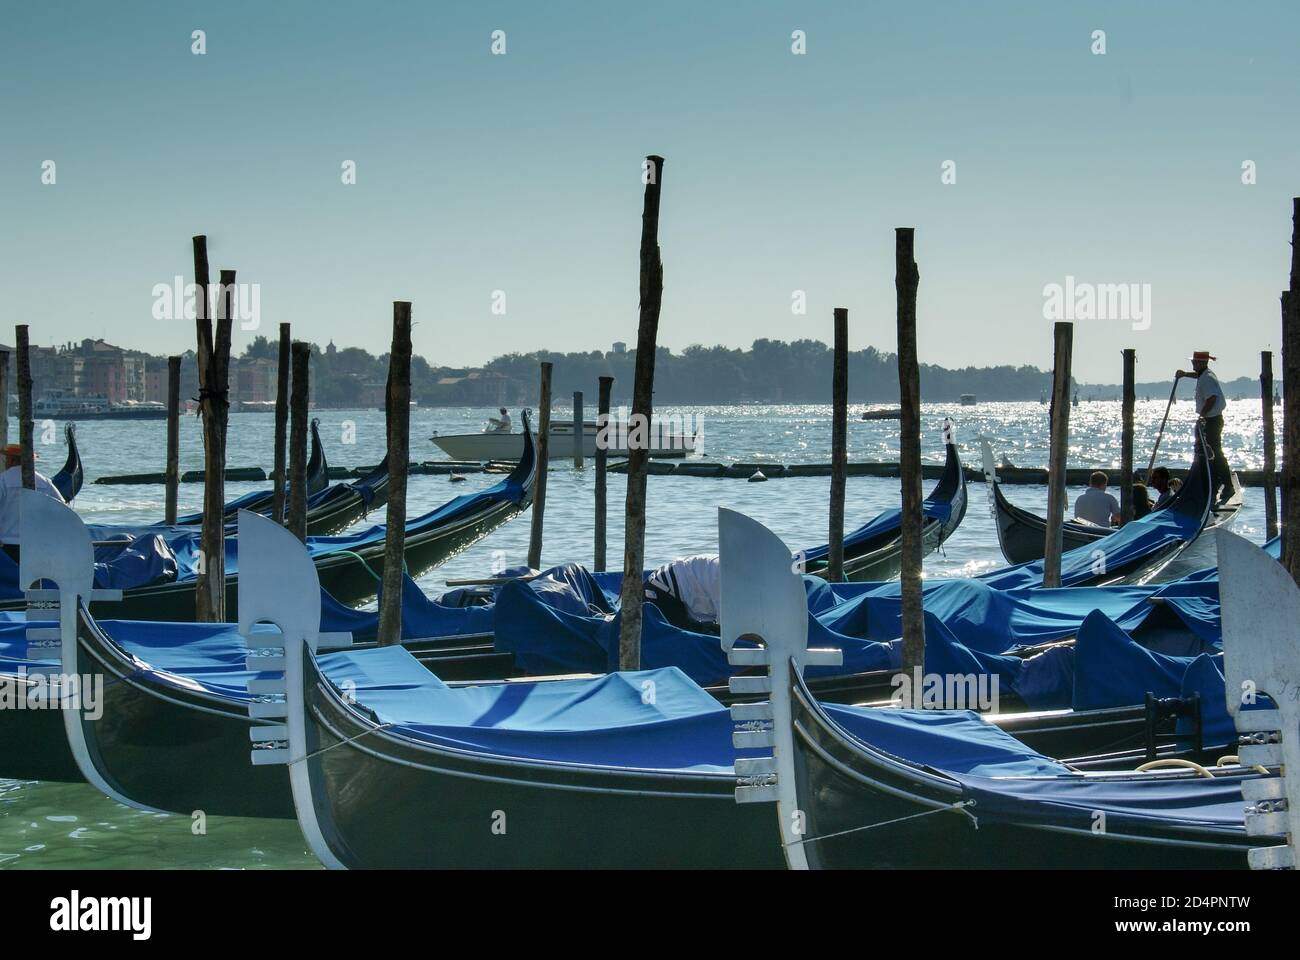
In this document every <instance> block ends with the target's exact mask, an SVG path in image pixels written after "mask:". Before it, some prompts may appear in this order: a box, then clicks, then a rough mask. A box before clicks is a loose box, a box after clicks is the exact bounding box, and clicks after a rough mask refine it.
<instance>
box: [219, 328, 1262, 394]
mask: <svg viewBox="0 0 1300 960" xmlns="http://www.w3.org/2000/svg"><path fill="white" fill-rule="evenodd" d="M278 349H279V347H278V344H277V343H275V342H272V341H270V340H268V339H267V338H266V337H260V336H259V337H257V338H256V339H255V340H253V341H252V342H251V343H249V344H248V346H247V347H246V348H245V351H244V354H245V356H252V357H267V358H270V359H274V358H275V357H276V356H277V351H278ZM832 353H833V351H832V350H831V348H830V347H829V346H828V345H827V344H825V343H823V342H822V341H820V340H812V339H801V340H793V341H788V342H787V341H781V340H770V339H767V338H762V339H758V340H755V341H754V342H753V344H752V345H751V347H750V348H749V349H748V350H745V349H741V348H731V347H724V346H720V345H718V346H712V347H706V346H702V345H699V344H695V345H692V346H689V347H687V348H686V349H684V350H682V351H681V352H680V353H674V352H673V351H672V350H670V349H669V348H667V347H659V348H658V349H657V350H656V353H655V399H656V400H657V401H658V402H660V403H698V404H716V403H737V402H746V401H755V402H769V403H826V402H829V400H830V395H829V389H830V383H831V372H832V370H831V367H832ZM542 361H550V362H551V363H552V364H554V370H553V374H552V377H553V379H552V396H554V397H555V399H556V402H557V403H560V404H563V403H564V402H565V401H566V400H567V399H568V398H569V397H571V396H572V394H573V392H574V391H577V390H581V391H582V392H583V394H584V396H585V397H586V398H587V399H586V403H587V405H588V406H589V407H590V408H591V409H592V411H593V412H594V410H595V406H596V391H597V383H598V378H599V377H602V376H612V377H614V389H613V396H614V404H615V406H617V405H618V403H619V402H620V398H622V400H623V402H626V398H628V397H630V396H631V393H632V379H633V375H634V370H635V365H636V351H635V349H628V350H625V351H622V352H613V351H601V350H591V351H585V352H571V353H557V352H553V351H547V350H539V351H533V352H530V353H507V354H503V355H502V356H498V357H495V358H493V359H492V360H489V361H488V362H487V363H486V364H484V365H483V366H482V367H478V368H469V367H438V366H434V365H433V364H431V363H429V361H428V360H427V359H425V358H423V357H420V356H412V358H411V396H412V399H414V400H416V401H418V402H419V403H420V404H421V405H424V406H436V405H460V404H464V405H480V404H491V403H497V402H500V403H504V404H509V405H515V404H524V405H529V404H533V403H535V402H536V398H537V389H538V364H539V363H540V362H542ZM896 362H897V361H896V357H895V355H894V354H893V353H887V352H883V351H880V350H877V349H876V348H875V347H866V348H864V349H862V350H851V351H850V352H849V371H848V373H849V376H848V379H849V401H850V402H851V403H897V401H898V369H897V366H896ZM311 371H312V373H311V377H312V394H313V396H314V398H315V400H316V403H317V404H318V405H320V406H325V407H351V406H359V405H361V398H362V396H363V395H364V394H365V390H366V385H368V384H369V385H373V384H376V383H383V382H384V380H385V378H386V377H387V375H388V354H387V353H383V354H379V355H374V354H371V353H370V352H368V351H367V350H365V349H363V348H361V347H340V348H337V349H335V350H332V351H327V350H323V349H322V348H321V347H320V346H319V345H317V344H312V360H311ZM476 371H478V372H479V373H478V374H477V376H475V377H474V378H472V379H471V376H470V375H471V374H474V373H475V372H476ZM485 374H486V376H484V375H485ZM1252 383H1254V384H1255V387H1254V389H1255V396H1258V385H1257V383H1256V382H1255V381H1251V380H1249V379H1248V378H1244V377H1243V378H1239V379H1238V380H1235V381H1231V383H1229V382H1228V381H1225V382H1224V384H1223V385H1224V388H1225V390H1226V391H1228V392H1229V396H1232V394H1233V392H1234V390H1235V391H1236V392H1237V393H1241V392H1243V391H1244V390H1245V389H1246V388H1248V387H1249V385H1250V384H1252ZM1171 384H1172V381H1171V380H1166V381H1164V382H1163V383H1162V382H1160V381H1155V382H1151V383H1139V384H1138V385H1137V392H1138V399H1142V398H1143V395H1144V391H1145V392H1146V393H1148V394H1150V395H1151V396H1153V397H1154V396H1156V395H1160V396H1164V395H1167V391H1168V390H1169V388H1170V386H1171ZM1280 384H1281V381H1280V380H1279V381H1278V386H1279V389H1280ZM1051 387H1052V375H1051V372H1050V371H1045V370H1040V369H1038V368H1037V367H1034V366H1030V365H1028V364H1025V365H1021V366H1011V365H1001V366H996V367H974V366H966V367H959V368H948V367H943V366H939V365H937V364H931V363H923V364H921V395H922V397H923V398H924V399H925V400H926V401H927V402H933V403H943V402H957V401H959V400H960V398H961V396H962V394H974V395H975V396H976V397H977V398H978V399H979V400H981V401H985V400H989V401H997V400H1038V399H1040V398H1041V397H1043V396H1050V393H1051ZM1072 389H1073V390H1075V391H1077V392H1078V393H1079V394H1080V396H1081V398H1083V399H1092V398H1094V397H1095V398H1096V399H1110V398H1114V397H1117V396H1118V394H1119V388H1118V386H1115V385H1104V386H1090V385H1088V384H1079V383H1074V385H1073V388H1072Z"/></svg>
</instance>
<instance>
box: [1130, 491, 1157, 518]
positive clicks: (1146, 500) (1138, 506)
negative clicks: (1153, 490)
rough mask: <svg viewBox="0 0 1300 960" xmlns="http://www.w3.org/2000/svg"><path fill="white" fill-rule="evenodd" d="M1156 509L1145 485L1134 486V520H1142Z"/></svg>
mask: <svg viewBox="0 0 1300 960" xmlns="http://www.w3.org/2000/svg"><path fill="white" fill-rule="evenodd" d="M1152 509H1154V504H1152V502H1151V494H1149V493H1147V486H1146V484H1145V483H1135V484H1133V519H1134V520H1141V519H1142V518H1143V517H1145V516H1146V515H1147V514H1148V513H1150V512H1151V511H1152Z"/></svg>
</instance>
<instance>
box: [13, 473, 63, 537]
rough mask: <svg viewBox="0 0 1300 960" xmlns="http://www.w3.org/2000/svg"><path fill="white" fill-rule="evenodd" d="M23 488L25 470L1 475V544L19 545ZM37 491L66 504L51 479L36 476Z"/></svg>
mask: <svg viewBox="0 0 1300 960" xmlns="http://www.w3.org/2000/svg"><path fill="white" fill-rule="evenodd" d="M22 488H23V468H22V467H20V466H19V467H10V468H9V469H8V470H6V471H5V472H4V473H0V543H18V542H19V539H18V519H19V516H20V513H19V508H18V491H19V490H21V489H22ZM36 490H37V491H38V492H39V493H43V494H45V495H46V496H47V497H53V498H54V499H55V500H57V501H59V503H66V502H67V501H65V500H64V499H63V494H61V493H59V490H58V487H56V486H55V485H54V484H52V483H50V481H49V478H47V477H45V476H43V475H42V474H39V473H38V474H36Z"/></svg>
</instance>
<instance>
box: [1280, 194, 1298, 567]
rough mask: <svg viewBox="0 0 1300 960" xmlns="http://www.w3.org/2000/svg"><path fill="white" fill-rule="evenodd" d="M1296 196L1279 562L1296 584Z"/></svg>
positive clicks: (1285, 338) (1285, 344) (1286, 322)
mask: <svg viewBox="0 0 1300 960" xmlns="http://www.w3.org/2000/svg"><path fill="white" fill-rule="evenodd" d="M1298 459H1300V197H1296V198H1295V199H1294V200H1293V201H1292V214H1291V285H1290V288H1289V289H1288V290H1287V292H1286V293H1285V294H1284V295H1283V300H1282V564H1283V566H1285V567H1286V568H1287V570H1289V571H1290V573H1291V576H1292V577H1293V578H1294V579H1295V581H1296V583H1298V584H1300V462H1297V460H1298Z"/></svg>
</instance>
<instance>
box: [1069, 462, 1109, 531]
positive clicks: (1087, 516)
mask: <svg viewBox="0 0 1300 960" xmlns="http://www.w3.org/2000/svg"><path fill="white" fill-rule="evenodd" d="M1074 515H1075V516H1076V517H1078V518H1079V519H1080V520H1086V521H1088V522H1089V523H1095V524H1097V525H1098V526H1102V527H1113V526H1116V525H1118V524H1119V501H1118V500H1116V499H1115V498H1114V497H1112V496H1111V495H1110V494H1109V493H1107V492H1106V474H1104V473H1102V472H1101V471H1100V470H1094V471H1093V474H1092V476H1091V477H1089V478H1088V489H1087V490H1085V491H1083V493H1081V494H1079V499H1077V500H1075V501H1074Z"/></svg>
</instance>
